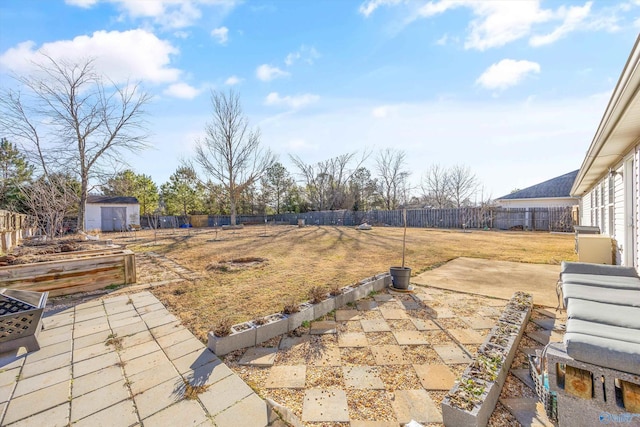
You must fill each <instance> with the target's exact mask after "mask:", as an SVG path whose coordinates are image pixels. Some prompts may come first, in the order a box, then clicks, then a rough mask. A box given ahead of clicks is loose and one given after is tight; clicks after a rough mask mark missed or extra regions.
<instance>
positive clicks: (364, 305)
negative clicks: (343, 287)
mask: <svg viewBox="0 0 640 427" xmlns="http://www.w3.org/2000/svg"><path fill="white" fill-rule="evenodd" d="M356 308H357V309H358V310H359V311H369V310H375V309H377V308H378V303H377V302H375V301H369V300H368V301H356Z"/></svg>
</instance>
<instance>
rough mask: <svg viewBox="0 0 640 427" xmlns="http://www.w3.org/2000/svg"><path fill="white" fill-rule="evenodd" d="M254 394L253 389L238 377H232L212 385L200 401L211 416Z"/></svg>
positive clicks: (200, 396) (199, 396) (201, 396)
mask: <svg viewBox="0 0 640 427" xmlns="http://www.w3.org/2000/svg"><path fill="white" fill-rule="evenodd" d="M251 394H253V391H252V390H251V388H250V387H249V386H248V385H247V384H245V382H244V381H242V380H241V379H240V377H238V376H237V375H230V376H228V377H226V378H225V379H223V380H221V381H218V382H217V383H215V384H212V385H211V386H210V387H209V389H208V390H207V391H205V392H204V393H202V394H200V395H198V399H199V400H200V402H202V404H203V405H204V407H205V408H206V409H207V411H208V412H209V413H210V414H217V413H219V412H222V411H224V410H225V409H227V408H229V407H231V406H232V405H234V404H235V403H237V402H239V401H240V400H242V399H244V398H245V397H247V396H249V395H251Z"/></svg>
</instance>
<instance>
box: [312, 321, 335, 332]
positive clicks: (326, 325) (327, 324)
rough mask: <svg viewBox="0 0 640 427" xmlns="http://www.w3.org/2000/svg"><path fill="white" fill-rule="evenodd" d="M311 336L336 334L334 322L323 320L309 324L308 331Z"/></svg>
mask: <svg viewBox="0 0 640 427" xmlns="http://www.w3.org/2000/svg"><path fill="white" fill-rule="evenodd" d="M309 333H310V334H311V335H324V334H335V333H336V322H334V321H333V320H323V321H321V322H311V328H310V329H309Z"/></svg>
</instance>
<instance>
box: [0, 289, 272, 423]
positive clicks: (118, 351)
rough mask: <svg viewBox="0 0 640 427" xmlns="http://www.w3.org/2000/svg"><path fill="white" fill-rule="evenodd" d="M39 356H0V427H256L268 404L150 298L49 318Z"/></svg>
mask: <svg viewBox="0 0 640 427" xmlns="http://www.w3.org/2000/svg"><path fill="white" fill-rule="evenodd" d="M43 323H44V326H45V329H44V330H43V331H42V332H41V333H40V336H39V339H38V342H39V343H40V346H41V348H40V350H38V351H36V352H32V353H29V354H28V355H24V354H22V355H20V354H16V353H15V352H13V353H4V354H2V353H0V425H2V426H12V427H18V426H44V425H46V426H48V427H53V426H67V425H69V424H71V423H73V424H74V426H91V427H96V426H111V425H119V426H133V425H143V426H145V427H149V426H168V425H174V426H178V425H180V426H185V425H193V426H199V425H202V426H205V425H210V426H213V425H215V426H233V427H236V426H257V427H263V426H265V425H267V424H268V409H267V405H266V403H265V402H264V401H263V400H262V399H261V398H259V397H258V396H257V395H256V394H255V393H254V392H253V390H252V389H251V388H250V387H249V386H248V385H247V384H246V383H245V382H244V381H243V380H242V379H240V377H238V376H237V375H236V374H234V373H233V371H231V370H230V369H229V368H228V367H227V366H226V365H224V364H223V363H222V362H221V361H220V360H219V359H218V358H217V357H216V356H215V355H214V354H213V353H211V352H210V351H209V350H208V349H206V347H205V346H204V345H203V344H202V343H201V342H200V341H198V340H197V339H196V338H195V337H194V336H193V335H192V334H191V332H189V331H188V330H187V329H185V328H184V327H183V326H181V325H180V322H179V321H178V319H177V318H176V317H175V316H173V315H172V314H171V313H169V312H168V311H167V310H166V309H165V307H164V306H163V305H162V304H161V303H160V302H159V301H158V300H157V299H156V298H155V297H154V296H153V295H152V294H150V293H149V292H141V293H137V294H133V295H121V296H118V297H114V298H108V299H104V300H94V301H91V302H86V303H82V304H79V305H77V306H75V307H73V308H68V309H66V310H63V311H61V312H59V313H57V314H55V315H52V316H49V317H46V318H45V319H44V321H43Z"/></svg>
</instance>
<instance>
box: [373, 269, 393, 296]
mask: <svg viewBox="0 0 640 427" xmlns="http://www.w3.org/2000/svg"><path fill="white" fill-rule="evenodd" d="M389 285H391V275H390V274H389V273H383V274H378V275H377V276H375V280H374V281H373V290H374V291H376V292H380V291H382V290H384V289H386V288H387V287H388V286H389Z"/></svg>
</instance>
